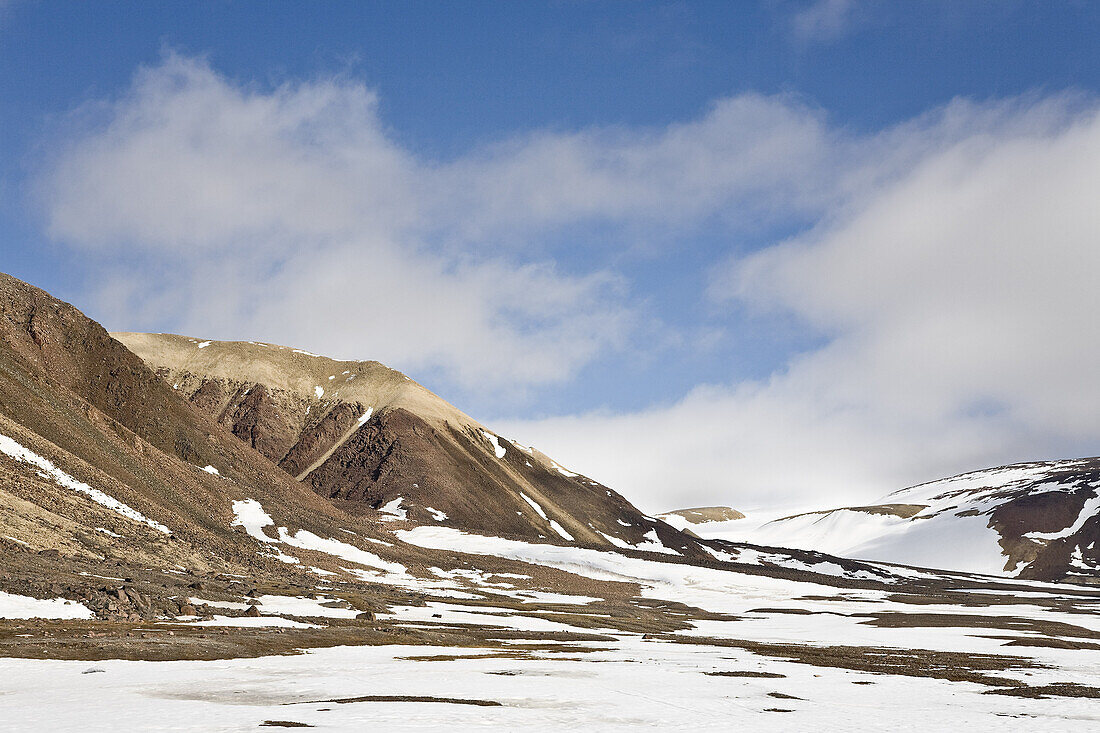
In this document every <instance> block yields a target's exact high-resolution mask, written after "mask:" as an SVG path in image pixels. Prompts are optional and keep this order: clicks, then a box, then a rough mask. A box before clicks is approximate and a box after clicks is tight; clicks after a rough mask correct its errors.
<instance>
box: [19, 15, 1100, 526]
mask: <svg viewBox="0 0 1100 733" xmlns="http://www.w3.org/2000/svg"><path fill="white" fill-rule="evenodd" d="M1098 20H1100V8H1098V7H1097V6H1096V5H1095V4H1093V3H1068V2H1067V3H1037V2H1035V3H1029V2H974V3H959V2H921V3H885V2H861V1H859V0H822V1H820V2H794V1H793V0H792V1H791V2H779V1H770V2H761V3H756V4H752V3H747V2H746V3H725V2H721V3H719V2H715V3H702V2H693V3H610V2H609V3H601V2H558V3H476V2H475V3H439V2H424V3H416V2H412V3H326V4H324V5H323V6H305V5H302V4H298V3H248V2H234V3H228V2H212V3H195V4H191V5H187V6H181V5H180V4H178V3H156V2H140V3H112V4H91V3H50V2H24V1H22V0H8V1H7V2H3V3H0V69H3V73H2V74H0V269H3V270H4V271H7V272H10V273H12V274H14V275H16V276H18V277H21V278H23V279H26V280H28V281H30V282H32V283H34V284H36V285H39V286H41V287H43V288H45V289H47V290H49V291H51V292H53V293H54V294H56V295H58V296H60V297H63V298H65V299H67V300H70V301H72V302H74V303H76V304H77V305H79V306H80V307H81V308H83V309H84V310H85V311H86V312H88V313H89V314H90V315H92V316H93V317H96V318H98V319H99V320H101V321H103V322H104V323H105V324H106V325H107V326H108V327H109V328H114V329H120V330H121V329H135V330H168V331H184V332H188V333H191V334H193V335H200V336H204V337H213V338H242V339H265V340H271V341H279V342H283V343H292V344H294V345H297V346H302V347H305V348H308V349H311V350H314V351H320V352H323V353H329V354H332V355H334V356H340V357H345V358H377V359H380V360H383V361H386V362H387V363H389V364H391V365H392V366H395V367H397V368H400V369H403V370H404V371H406V372H408V373H410V374H411V375H412V376H414V377H415V378H417V379H419V380H420V381H422V382H424V383H426V384H428V385H429V386H431V387H432V388H434V389H435V390H436V391H438V392H440V393H441V394H443V395H444V396H446V397H448V398H449V399H451V400H452V401H454V402H456V403H457V404H459V405H460V406H461V407H463V408H464V409H466V410H467V411H469V412H471V413H472V414H474V415H475V416H477V417H479V418H482V419H484V420H486V421H488V422H490V423H492V424H494V425H501V426H502V427H505V428H507V429H508V430H511V431H513V432H514V433H515V434H516V435H517V437H521V438H524V439H525V440H526V441H527V442H534V443H536V444H537V445H539V446H540V447H543V448H544V449H545V450H547V452H550V453H552V454H554V455H557V456H561V457H562V458H563V459H564V461H563V462H567V463H569V462H571V463H572V464H573V465H575V466H577V467H579V468H580V469H581V470H584V471H586V472H587V473H590V474H592V475H594V476H595V477H597V478H600V479H603V480H605V481H606V482H608V483H611V484H613V485H616V486H617V487H619V488H622V489H623V490H624V491H626V492H627V493H628V494H630V495H633V496H636V497H638V499H639V501H640V502H641V503H642V504H643V505H646V506H649V507H652V508H655V509H660V508H664V507H666V506H669V505H674V504H676V503H680V502H686V503H708V502H716V503H731V504H739V505H742V506H750V505H752V506H755V505H761V506H762V505H766V504H769V503H792V504H793V503H796V502H799V501H806V502H811V501H817V500H818V499H819V498H820V497H828V498H830V499H832V498H835V499H837V500H841V499H845V498H861V497H865V496H870V497H871V498H874V496H876V495H877V494H878V493H885V492H886V491H888V490H890V489H893V488H897V487H899V486H901V485H904V484H905V483H906V482H911V481H916V480H924V479H932V478H936V477H938V476H940V475H942V474H944V473H950V472H953V471H958V470H965V469H969V468H978V467H980V466H982V465H986V464H988V463H995V462H1007V461H1013V460H1025V459H1031V458H1042V457H1060V456H1066V455H1077V454H1081V453H1095V452H1097V451H1096V440H1097V438H1100V424H1098V423H1097V418H1095V417H1090V415H1091V414H1092V413H1100V411H1098V410H1095V409H1091V408H1092V407H1095V402H1094V403H1093V404H1092V406H1091V407H1089V409H1087V410H1086V409H1084V407H1085V406H1089V400H1090V398H1097V401H1100V392H1094V391H1093V390H1095V389H1096V388H1094V387H1090V386H1089V384H1091V381H1092V380H1090V379H1088V378H1087V376H1088V375H1087V374H1085V373H1084V371H1082V372H1081V373H1078V372H1077V371H1073V370H1072V369H1070V368H1069V367H1068V366H1067V365H1070V364H1078V365H1081V364H1086V363H1088V360H1089V359H1091V358H1092V357H1093V356H1094V355H1100V345H1098V343H1097V338H1096V336H1095V335H1094V334H1093V333H1092V331H1093V330H1094V329H1090V328H1089V325H1088V324H1089V322H1088V321H1087V320H1082V319H1083V318H1085V317H1086V315H1087V314H1088V312H1089V309H1090V308H1092V306H1093V305H1094V303H1093V302H1092V300H1090V298H1092V297H1093V296H1090V295H1088V294H1087V293H1086V294H1081V295H1079V296H1074V297H1070V296H1069V295H1067V293H1066V291H1067V287H1066V280H1065V278H1064V277H1063V276H1068V277H1069V278H1070V279H1072V277H1073V275H1072V274H1071V272H1081V271H1087V269H1088V267H1089V266H1090V265H1091V264H1092V263H1093V262H1094V261H1095V257H1096V254H1095V247H1093V246H1091V245H1090V244H1089V243H1090V242H1091V241H1096V240H1094V239H1091V236H1092V235H1093V234H1100V232H1094V231H1093V229H1092V227H1093V226H1094V224H1095V222H1094V220H1093V219H1092V218H1090V215H1089V214H1088V211H1087V209H1088V205H1087V204H1086V203H1084V202H1082V203H1080V204H1079V205H1072V200H1073V197H1072V196H1064V195H1058V196H1056V195H1055V194H1056V193H1064V192H1065V191H1071V192H1081V191H1088V190H1090V189H1089V185H1090V184H1091V183H1093V182H1094V178H1093V176H1094V174H1095V168H1096V165H1092V166H1091V167H1090V166H1089V165H1088V162H1089V161H1090V160H1092V159H1091V158H1090V157H1089V155H1090V154H1091V153H1092V152H1093V149H1092V147H1091V144H1092V141H1093V137H1092V136H1091V135H1090V133H1091V131H1092V127H1091V125H1092V124H1093V122H1094V118H1095V116H1096V109H1097V104H1096V98H1097V97H1096V95H1097V91H1098V85H1100V58H1098V56H1100V52H1098V51H1097V48H1096V44H1095V37H1096V32H1097V30H1098V29H1100V23H1098ZM1067 147H1068V149H1069V150H1070V151H1071V152H1069V153H1067V152H1065V151H1066V149H1067ZM1082 166H1083V168H1082ZM1017 176H1019V178H1018V179H1017ZM1006 185H1007V188H1006ZM1091 190H1095V189H1091ZM1055 201H1056V202H1061V203H1060V205H1059V206H1055V205H1054V203H1052V202H1055ZM1006 207H1007V208H1006ZM1010 221H1011V223H1012V226H1011V228H1010V229H1008V230H1006V231H1000V230H999V229H998V227H1007V226H1008V223H1009V222H1010ZM1055 221H1056V222H1057V226H1052V222H1055ZM976 223H977V224H976ZM978 224H980V225H981V226H978ZM1033 227H1035V229H1033ZM872 239H873V241H871V240H872ZM1048 267H1049V270H1050V271H1049V272H1047V271H1046V270H1047V268H1048ZM1081 290H1088V286H1087V285H1083V287H1082V288H1081ZM1015 329H1019V331H1020V333H1018V334H1017V333H1012V331H1014V330H1015ZM990 334H1001V337H1000V338H992V337H991V336H990ZM924 360H928V362H927V363H925V361H924ZM1078 369H1079V370H1083V367H1080V366H1079V367H1078ZM1082 389H1084V390H1086V392H1085V393H1084V394H1082V392H1081V390H1082ZM1079 413H1080V414H1079Z"/></svg>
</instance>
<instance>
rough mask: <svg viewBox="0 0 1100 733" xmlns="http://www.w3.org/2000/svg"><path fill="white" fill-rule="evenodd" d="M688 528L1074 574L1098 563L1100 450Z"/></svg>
mask: <svg viewBox="0 0 1100 733" xmlns="http://www.w3.org/2000/svg"><path fill="white" fill-rule="evenodd" d="M693 530H694V531H695V532H696V533H697V534H699V535H701V536H705V537H715V538H722V539H731V540H740V541H746V542H752V543H755V544H759V545H769V546H775V547H789V548H799V549H809V550H816V551H818V552H824V553H828V554H833V555H840V556H844V557H852V558H859V559H865V560H877V561H882V562H892V563H901V564H906V565H916V566H921V567H930V568H942V569H950V570H960V571H964V572H973V573H986V574H1001V575H1013V576H1017V577H1022V578H1030V579H1036V580H1056V579H1062V578H1073V579H1076V580H1081V579H1082V578H1086V577H1090V576H1092V577H1096V576H1097V575H1098V569H1100V550H1098V548H1097V544H1096V543H1097V540H1100V458H1086V459H1081V460H1071V461H1046V462H1038V463H1021V464H1016V465H1011V466H1002V467H1000V468H991V469H987V470H983V471H974V472H972V473H966V474H962V475H959V476H954V477H952V478H947V479H942V480H939V481H933V482H930V483H925V484H920V485H918V486H913V487H910V488H907V489H902V490H901V491H897V492H894V493H892V494H890V495H888V496H886V497H883V498H882V499H881V500H880V501H879V502H878V503H875V504H872V505H867V506H853V507H841V508H837V509H828V510H824V511H816V512H808V513H804V514H797V515H794V516H789V517H783V518H781V519H777V520H774V521H771V522H767V523H765V524H763V525H758V526H755V527H753V526H752V525H749V524H748V523H746V522H743V521H742V522H722V523H714V524H702V525H698V526H695V527H693Z"/></svg>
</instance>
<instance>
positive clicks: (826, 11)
mask: <svg viewBox="0 0 1100 733" xmlns="http://www.w3.org/2000/svg"><path fill="white" fill-rule="evenodd" d="M855 20H856V2H855V0H814V1H813V2H811V3H810V4H809V5H808V6H807V7H805V8H803V9H802V10H800V11H799V12H797V13H795V14H794V16H793V17H792V18H791V30H792V31H793V32H794V36H795V38H796V39H797V40H799V41H802V42H807V41H832V40H835V39H837V38H839V37H840V36H843V35H844V34H845V33H847V32H848V31H849V30H850V29H851V27H852V25H853V24H854V23H855Z"/></svg>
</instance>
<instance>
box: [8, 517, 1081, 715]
mask: <svg viewBox="0 0 1100 733" xmlns="http://www.w3.org/2000/svg"><path fill="white" fill-rule="evenodd" d="M398 534H399V535H400V536H401V537H402V538H403V539H404V540H405V541H406V542H408V543H409V544H411V545H415V546H420V547H430V548H433V549H435V550H436V551H444V550H446V551H455V552H464V553H467V554H464V555H460V556H459V557H466V558H469V559H470V560H471V561H472V562H476V561H477V560H479V559H480V561H481V563H482V565H483V567H488V565H489V564H490V563H492V562H508V563H512V564H511V565H509V566H507V567H495V568H493V570H492V571H491V572H490V571H482V570H477V569H475V568H473V567H471V568H469V569H467V570H464V571H463V570H460V569H458V568H456V570H454V571H449V572H447V571H443V572H442V573H437V577H438V576H439V575H440V574H442V575H448V576H449V578H450V581H458V580H461V583H459V582H454V583H451V582H449V583H448V584H443V585H441V584H439V583H434V584H433V583H432V582H425V581H418V580H417V579H415V578H412V577H411V576H404V577H389V578H388V579H386V578H384V577H383V578H382V579H383V581H384V582H385V581H387V580H388V582H389V583H390V584H391V585H393V586H394V587H397V586H401V585H405V586H408V589H413V588H417V587H419V588H420V590H419V591H418V594H417V595H413V596H409V599H410V600H409V602H408V603H406V604H403V605H402V604H392V605H390V606H389V607H388V609H387V610H386V611H385V612H383V613H379V614H378V617H377V619H375V620H374V621H372V622H371V623H369V624H365V623H362V622H360V621H356V620H355V619H354V618H353V617H354V610H353V609H352V610H347V609H345V608H341V607H340V603H339V602H338V601H333V600H331V599H338V598H339V597H340V595H341V586H340V584H339V583H325V584H324V585H325V594H322V595H318V594H316V593H315V594H312V595H313V596H314V597H307V596H306V595H301V596H299V597H289V596H274V595H264V596H260V600H261V601H262V604H261V605H260V606H259V608H261V609H264V610H263V614H264V615H263V616H260V617H244V616H240V615H235V616H234V615H226V616H214V617H213V618H207V619H206V620H204V621H200V620H195V619H177V620H167V621H161V622H153V623H149V622H145V623H144V625H140V624H138V625H135V624H131V625H129V626H120V625H119V624H117V623H111V622H102V621H97V620H92V619H71V618H70V619H68V620H65V619H58V620H55V621H50V622H47V621H29V620H28V621H21V622H20V621H14V620H9V621H6V622H3V623H2V624H0V627H2V628H0V655H15V656H26V657H32V656H40V657H54V658H52V659H29V658H23V659H17V658H2V659H0V680H2V681H3V682H2V684H0V729H3V730H11V731H28V730H50V731H68V730H74V731H76V730H79V731H84V732H90V731H114V730H142V731H248V730H258V729H260V728H267V727H303V726H311V727H314V728H316V729H318V730H333V731H335V730H386V731H411V730H439V729H443V728H446V729H448V730H455V731H459V730H509V731H510V730H528V731H541V730H598V731H617V730H622V731H625V730H637V729H653V730H692V731H698V730H714V731H719V730H731V729H736V728H746V729H748V730H753V731H767V730H828V731H831V730H835V731H846V730H891V731H897V730H920V731H926V730H942V729H946V728H949V727H950V728H953V729H956V728H962V729H966V730H968V731H987V730H988V731H993V730H1006V729H1008V730H1013V729H1027V730H1029V731H1039V730H1043V731H1045V730H1051V731H1062V730H1065V731H1080V730H1091V729H1097V728H1100V700H1098V699H1097V697H1098V696H1100V689H1098V687H1100V616H1098V615H1097V614H1096V613H1095V606H1096V603H1097V600H1098V595H1097V594H1096V592H1095V591H1094V590H1092V589H1088V588H1080V587H1073V586H1065V587H1057V586H1051V585H1043V584H1027V583H1022V582H1019V581H1007V582H1006V581H1001V580H997V579H987V580H983V579H981V578H979V577H977V576H972V577H970V578H965V577H963V576H953V575H936V574H933V573H922V572H921V571H914V570H905V569H901V568H896V569H895V570H896V571H897V572H898V573H903V574H907V575H908V576H910V577H909V578H908V579H906V578H905V577H904V576H903V575H898V576H897V577H896V578H895V580H894V583H896V584H897V586H898V587H897V589H896V590H895V589H893V588H892V587H890V584H889V583H888V584H886V587H885V588H884V587H881V586H880V587H879V588H873V587H830V586H829V585H827V584H822V583H820V582H814V580H813V576H809V575H806V576H803V578H802V579H790V578H780V577H770V576H767V575H759V574H755V573H749V572H737V571H734V570H728V569H717V568H706V567H698V566H693V565H686V564H682V563H677V562H664V561H660V560H658V559H655V558H654V559H642V558H640V557H629V556H626V555H622V554H619V553H611V552H601V551H595V550H586V549H583V548H575V547H562V546H549V545H532V544H527V543H522V542H516V541H510V540H503V539H499V538H490V537H478V536H474V535H469V534H465V533H462V532H458V531H455V530H447V529H444V528H418V529H413V530H410V531H402V532H398ZM744 552H746V553H747V552H748V551H747V550H746V551H744ZM474 553H477V554H474ZM747 556H748V555H746V557H747ZM742 559H745V558H742ZM536 565H537V566H542V567H544V568H552V569H554V570H556V571H559V572H560V571H566V572H569V573H570V574H571V575H572V576H573V577H576V578H578V579H584V581H583V582H585V583H588V585H575V586H572V587H568V586H566V587H562V588H561V589H560V590H562V591H568V592H560V593H554V592H551V591H549V590H545V589H544V590H542V591H538V590H534V589H531V590H516V589H515V586H514V585H513V582H514V581H521V580H522V579H524V578H526V577H527V576H525V575H523V574H522V573H517V572H515V571H517V570H522V569H524V568H527V569H530V570H531V571H532V572H536V570H535V569H536ZM506 570H511V571H512V572H511V574H509V573H508V572H506ZM920 577H923V578H924V580H923V581H921V582H923V583H924V585H920V583H918V584H917V585H913V583H914V582H916V581H919V580H920ZM818 580H820V576H818ZM510 581H512V582H510ZM593 581H598V582H597V583H596V584H595V585H593V584H592V583H593ZM599 583H614V584H615V587H620V588H621V587H622V585H623V584H624V583H634V584H636V586H635V587H636V588H637V593H636V594H634V593H632V594H627V595H625V596H621V597H619V598H613V597H612V596H611V595H608V596H607V597H606V598H601V597H598V595H592V593H593V592H594V591H593V589H594V588H599V587H600V586H599ZM983 584H984V585H983ZM319 585H320V584H319ZM582 588H584V589H587V594H586V593H584V592H582V591H581V590H580V589H582ZM919 588H924V591H920V592H918V589H919ZM933 591H934V593H933ZM925 592H927V593H928V594H926V593H925ZM929 594H931V595H929ZM194 600H195V602H196V603H198V602H200V601H201V600H202V599H194ZM242 600H244V599H242ZM205 603H206V607H207V608H208V609H209V608H213V609H222V611H223V612H224V613H225V614H239V613H240V609H241V608H246V605H245V604H244V603H234V602H232V601H210V600H209V599H208V600H207V601H206V602H205ZM653 614H657V615H656V616H654V615H653ZM658 618H661V619H664V624H663V625H662V623H658V621H657V620H655V619H658ZM645 619H648V620H645ZM643 621H644V623H645V624H649V625H650V626H651V627H652V630H649V631H646V630H644V629H638V630H633V631H628V630H624V629H625V628H629V627H630V624H641V623H643ZM96 629H99V631H96ZM169 632H171V635H170V636H169V635H168V634H169ZM189 640H191V641H194V642H196V643H200V644H205V645H207V646H200V647H197V648H198V649H200V650H201V652H200V653H199V654H198V655H197V656H200V657H201V656H203V655H206V656H207V658H206V659H205V660H203V659H196V658H194V657H192V658H191V659H187V660H181V661H139V660H141V659H150V658H160V659H173V658H175V659H179V658H180V657H186V656H187V655H186V654H185V653H182V652H180V650H181V649H185V648H186V644H187V643H188V642H189ZM248 643H253V644H256V645H258V646H253V647H248V646H247V644H248ZM217 644H224V645H232V644H244V646H241V647H238V651H236V652H232V653H224V654H223V653H219V652H217V650H216V649H215V647H214V646H211V645H217ZM156 645H161V647H162V648H163V649H165V650H166V651H165V652H164V653H163V654H161V655H160V656H156V655H155V654H154V653H153V651H152V650H153V649H154V647H155V646H156ZM265 645H266V646H265ZM225 648H226V649H229V648H230V647H229V646H226V647H225ZM240 649H247V651H246V652H243V653H246V654H248V655H249V656H252V658H237V659H232V658H227V659H219V658H210V657H211V656H212V657H218V656H238V655H239V654H241V653H242V652H241V651H240ZM297 649H304V651H303V652H302V653H294V651H295V650H297ZM212 650H213V651H212ZM277 652H283V653H277ZM288 652H289V653H288ZM173 655H175V656H173ZM120 656H121V657H130V659H119V658H117V657H120ZM57 657H69V658H67V659H58V658H57Z"/></svg>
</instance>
